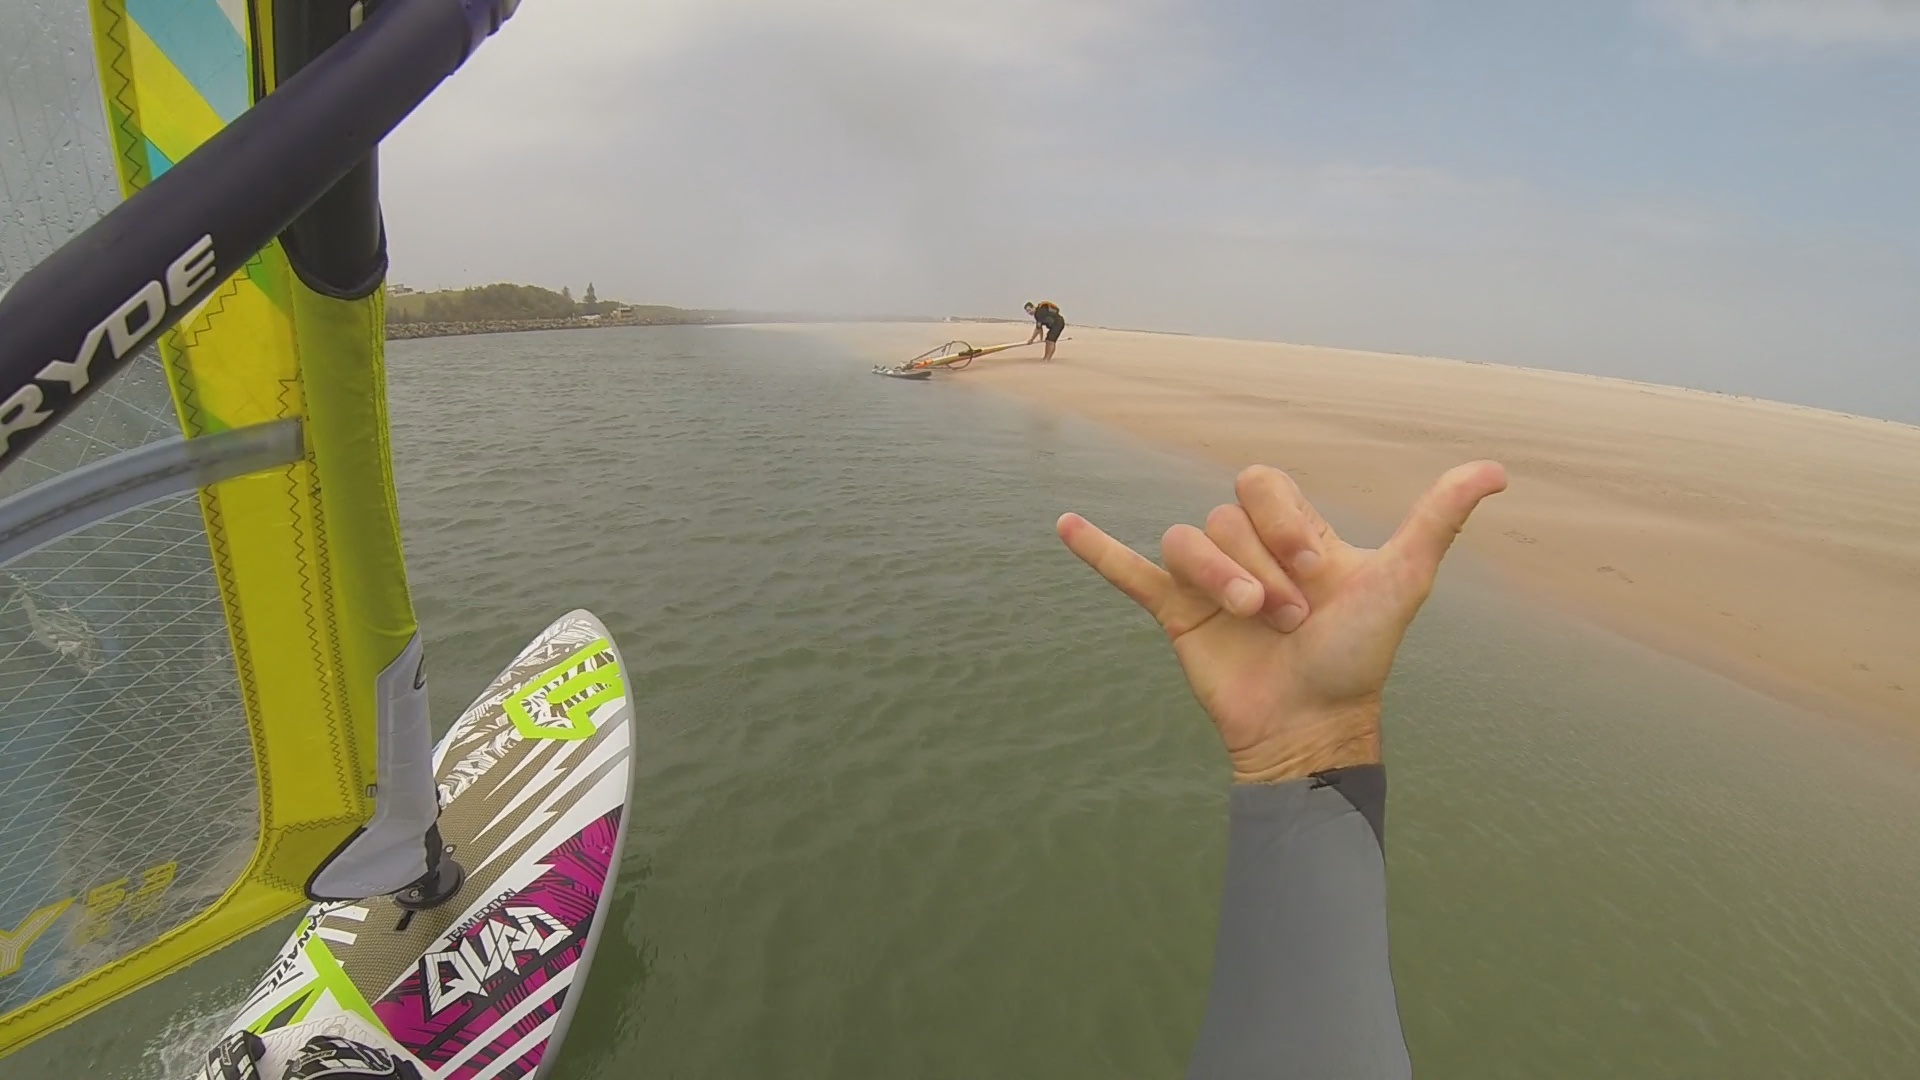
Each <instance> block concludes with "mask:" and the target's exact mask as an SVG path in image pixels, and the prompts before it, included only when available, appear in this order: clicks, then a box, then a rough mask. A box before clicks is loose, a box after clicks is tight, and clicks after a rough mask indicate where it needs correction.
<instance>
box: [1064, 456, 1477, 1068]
mask: <svg viewBox="0 0 1920 1080" xmlns="http://www.w3.org/2000/svg"><path fill="white" fill-rule="evenodd" d="M1506 485H1507V477H1506V472H1505V470H1504V469H1502V468H1501V467H1500V466H1499V465H1498V464H1496V463H1494V462H1490V461H1476V462H1472V463H1470V464H1466V465H1462V466H1459V467H1457V468H1455V469H1453V470H1451V471H1449V472H1448V473H1446V474H1445V475H1444V476H1442V477H1440V479H1439V480H1438V481H1437V482H1435V483H1434V485H1433V486H1432V487H1431V488H1429V489H1428V490H1427V492H1426V494H1424V495H1422V496H1421V497H1420V499H1419V501H1418V502H1416V503H1414V505H1413V508H1412V510H1411V511H1410V512H1409V513H1408V514H1407V517H1406V520H1405V521H1403V522H1402V523H1401V525H1400V528H1399V531H1397V532H1395V533H1394V534H1393V536H1392V538H1390V539H1389V540H1388V541H1387V542H1386V543H1385V544H1383V545H1381V546H1380V547H1379V548H1378V549H1375V550H1368V549H1364V548H1356V547H1353V546H1352V545H1350V544H1348V543H1347V542H1346V541H1344V540H1341V539H1340V538H1339V536H1338V535H1336V534H1335V533H1334V531H1333V529H1332V527H1331V526H1329V525H1328V524H1327V523H1326V521H1325V520H1324V519H1323V518H1321V516H1320V514H1319V512H1318V511H1316V510H1315V509H1314V508H1313V505H1312V504H1311V503H1309V502H1308V501H1307V499H1306V496H1304V495H1302V494H1301V492H1300V489H1299V487H1297V486H1296V485H1295V484H1294V482H1293V480H1292V479H1291V478H1290V477H1288V476H1287V474H1285V473H1283V472H1281V471H1280V470H1278V469H1273V468H1268V467H1266V466H1254V467H1252V468H1249V469H1247V470H1246V471H1244V472H1242V473H1241V474H1240V476H1239V478H1238V480H1237V481H1236V483H1235V495H1236V496H1237V501H1236V502H1234V503H1229V504H1226V505H1223V506H1219V507H1216V508H1215V509H1214V510H1213V512H1212V513H1211V514H1209V515H1207V524H1206V528H1205V530H1204V531H1203V530H1201V529H1196V528H1194V527H1192V526H1189V525H1175V526H1173V527H1172V528H1171V529H1168V530H1167V532H1166V535H1165V536H1164V537H1162V538H1161V541H1160V550H1161V555H1162V558H1163V559H1164V560H1165V562H1166V568H1165V569H1162V568H1161V567H1159V566H1157V565H1155V564H1154V563H1152V562H1150V561H1148V560H1147V559H1146V558H1145V557H1144V556H1141V555H1139V554H1138V553H1136V552H1134V551H1133V550H1132V549H1130V548H1128V547H1127V546H1126V545H1124V544H1122V543H1120V542H1119V541H1118V540H1115V539H1113V538H1112V537H1110V536H1108V535H1107V534H1106V533H1104V532H1102V531H1101V530H1100V529H1099V528H1097V527H1095V526H1094V525H1093V524H1092V523H1090V522H1088V521H1087V520H1086V519H1085V518H1082V517H1080V516H1078V515H1076V514H1066V515H1063V516H1062V517H1061V518H1060V521H1059V523H1058V525H1057V528H1058V531H1059V533H1060V538H1061V539H1062V540H1064V541H1066V544H1067V547H1068V548H1070V549H1071V550H1072V551H1073V553H1074V554H1075V555H1078V556H1079V557H1080V558H1081V559H1082V560H1083V561H1085V562H1086V563H1087V564H1088V565H1089V566H1092V567H1093V568H1094V569H1095V570H1097V571H1099V573H1100V575H1101V576H1102V577H1104V578H1106V579H1107V581H1109V582H1110V583H1112V584H1113V586H1114V587H1115V588H1117V589H1119V590H1120V591H1121V592H1122V593H1125V594H1126V595H1127V596H1128V597H1129V598H1131V599H1132V600H1133V601H1134V602H1135V603H1137V604H1139V605H1140V606H1141V607H1143V608H1145V609H1146V610H1147V611H1148V613H1150V614H1151V615H1152V616H1153V617H1154V619H1155V621H1157V622H1158V623H1159V624H1160V628H1161V629H1162V630H1163V631H1165V632H1166V635H1167V637H1168V638H1170V639H1171V640H1172V643H1173V651H1174V655H1175V656H1176V657H1178V658H1179V661H1180V666H1181V668H1182V669H1183V670H1184V671H1185V672H1186V676H1187V684H1188V685H1189V686H1190V687H1191V688H1192V690H1193V693H1194V696H1195V697H1197V698H1198V699H1199V700H1200V704H1201V705H1202V706H1203V707H1204V708H1205V709H1206V711H1207V714H1208V715H1209V716H1210V717H1211V718H1212V720H1213V724H1214V727H1215V728H1216V729H1217V730H1218V731H1219V733H1220V739H1221V742H1223V743H1224V744H1225V745H1226V749H1227V759H1228V761H1229V763H1230V764H1231V766H1232V769H1233V788H1232V794H1231V795H1230V796H1229V800H1228V827H1227V866H1226V881H1225V885H1224V887H1223V889H1222V891H1221V898H1220V922H1219V931H1218V937H1217V939H1216V941H1215V944H1214V959H1213V978H1212V985H1211V987H1210V988H1209V990H1208V994H1207V1007H1206V1013H1205V1015H1204V1017H1203V1018H1202V1020H1201V1024H1200V1035H1199V1039H1198V1041H1197V1042H1196V1044H1195V1046H1194V1051H1193V1056H1192V1058H1191V1059H1190V1061H1189V1062H1188V1067H1187V1070H1188V1071H1187V1075H1188V1076H1189V1077H1195V1078H1198V1077H1206V1078H1209V1080H1226V1078H1239V1077H1261V1078H1267V1077H1281V1076H1285V1077H1333V1076H1340V1077H1354V1078H1361V1077H1364V1078H1375V1077H1392V1078H1401V1077H1408V1076H1411V1075H1412V1065H1411V1063H1410V1060H1409V1058H1408V1056H1407V1046H1406V1039H1405V1037H1404V1036H1403V1035H1402V1034H1401V1030H1400V1018H1399V1015H1398V1012H1397V1008H1396V1004H1395V1000H1394V992H1393V976H1392V973H1391V971H1390V970H1389V968H1388V964H1387V905H1386V900H1387V892H1386V887H1387V886H1386V865H1385V858H1384V849H1383V840H1382V834H1383V831H1384V828H1385V818H1386V801H1387V778H1386V766H1385V765H1384V764H1382V762H1381V755H1380V701H1381V694H1382V691H1383V690H1384V689H1385V687H1386V682H1387V673H1388V671H1389V669H1390V668H1391V667H1392V666H1393V654H1394V652H1395V650H1396V649H1398V648H1399V646H1400V639H1401V637H1402V635H1404V634H1405V633H1406V630H1407V626H1408V624H1410V623H1411V622H1413V617H1414V615H1415V614H1417V613H1418V612H1419V610H1420V605H1421V604H1422V603H1424V602H1425V601H1426V598H1427V594H1428V593H1429V592H1430V591H1431V590H1432V588H1433V582H1434V576H1435V575H1436V574H1437V573H1438V572H1439V569H1440V560H1441V558H1442V557H1443V556H1445V554H1446V552H1447V548H1448V547H1449V546H1450V545H1451V544H1452V543H1453V538H1454V536H1455V535H1456V534H1458V533H1459V531H1460V529H1461V528H1462V527H1463V526H1464V525H1465V524H1466V522H1467V516H1468V515H1469V514H1471V513H1472V512H1473V508H1474V507H1475V506H1477V505H1478V504H1479V503H1480V500H1482V499H1484V498H1486V497H1487V496H1489V495H1492V494H1494V493H1496V492H1499V491H1503V490H1505V488H1506Z"/></svg>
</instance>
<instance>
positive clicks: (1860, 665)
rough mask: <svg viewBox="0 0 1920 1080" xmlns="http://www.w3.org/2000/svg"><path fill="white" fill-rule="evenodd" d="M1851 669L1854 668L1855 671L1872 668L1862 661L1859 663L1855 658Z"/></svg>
mask: <svg viewBox="0 0 1920 1080" xmlns="http://www.w3.org/2000/svg"><path fill="white" fill-rule="evenodd" d="M1853 670H1855V671H1872V670H1873V669H1872V668H1871V667H1868V666H1867V665H1866V664H1863V663H1861V662H1860V661H1858V660H1855V661H1854V662H1853Z"/></svg>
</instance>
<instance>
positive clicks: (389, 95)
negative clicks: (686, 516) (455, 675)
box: [0, 0, 517, 1055]
mask: <svg viewBox="0 0 1920 1080" xmlns="http://www.w3.org/2000/svg"><path fill="white" fill-rule="evenodd" d="M516 3H517V0H383V2H380V3H378V4H375V3H365V2H362V0H0V64H4V65H5V68H4V70H5V72H6V75H5V78H6V80H7V96H8V105H9V109H7V110H4V111H0V148H4V149H0V197H3V198H4V203H5V205H6V207H7V213H6V214H5V215H0V1055H5V1054H6V1053H7V1052H9V1051H11V1050H13V1049H15V1048H17V1047H19V1046H20V1045H22V1044H23V1043H25V1042H27V1041H29V1040H31V1039H33V1038H35V1037H37V1036H39V1035H42V1034H45V1033H46V1032H48V1031H51V1030H53V1029H55V1028H57V1027H59V1026H61V1025H62V1024H65V1023H68V1022H70V1021H72V1020H73V1019H75V1018H77V1017H79V1016H82V1015H84V1014H85V1013H87V1012H89V1011H90V1010H92V1009H94V1008H97V1007H98V1006H100V1005H102V1004H104V1003H106V1002H108V1001H111V1000H113V999H114V998H116V997H118V996H120V995H122V994H125V993H127V992H129V991H131V990H133V989H135V988H137V987H139V986H142V985H145V984H147V983H149V982H152V981H153V980H155V979H158V978H160V977H162V976H164V975H166V974H167V973H169V972H172V971H174V970H176V969H178V968H180V967H182V966H184V965H186V964H188V963H191V962H192V961H194V960H196V959H198V958H199V957H201V956H204V955H205V954H207V953H209V952H211V951H213V950H216V949H218V948H220V947H222V946H223V945H226V944H227V943H229V942H231V941H233V940H235V939H236V938H238V937H240V936H242V935H244V934H246V933H249V932H251V931H252V930H255V929H258V928H260V927H262V926H264V925H266V924H268V923H271V922H273V921H274V920H276V919H279V918H281V917H283V916H285V915H287V914H290V913H292V912H294V911H296V910H299V909H300V908H302V907H304V906H306V905H307V904H308V903H309V902H311V901H314V900H324V899H347V898H359V897H363V896H369V895H376V894H380V893H385V892H389V891H393V890H397V889H399V888H401V887H402V886H404V885H407V884H408V883H410V882H413V881H416V880H418V879H420V878H421V877H422V876H423V875H427V874H429V873H431V871H432V870H433V868H434V866H435V864H436V863H437V862H438V858H439V842H438V838H437V835H436V834H435V832H434V829H433V821H434V817H435V814H436V810H437V802H436V799H435V795H434V784H433V779H432V762H431V753H432V751H431V740H430V732H429V726H428V716H427V706H426V689H425V671H424V665H423V661H422V656H421V648H420V641H419V634H418V630H417V626H416V623H415V619H414V614H413V610H412V604H411V600H410V598H409V595H408V590H407V580H406V570H405V564H404V559H403V553H402V549H401V542H400V530H399V517H398V512H397V506H396V501H395V496H394V490H393V481H392V475H391V469H390V466H389V459H388V443H387V418H386V411H385V400H386V399H385V385H384V369H383V359H382V347H383V341H384V311H383V306H384V291H383V289H384V278H385V270H386V242H385V233H384V229H383V226H382V223H381V219H380V213H379V203H378V198H377V184H376V178H375V177H376V173H375V162H374V158H373V155H372V149H373V146H374V144H375V143H376V142H377V141H378V139H379V138H381V137H383V136H384V135H385V134H386V133H387V132H388V131H390V130H391V129H392V127H393V126H394V125H395V124H396V123H398V121H399V120H400V119H401V118H402V117H404V116H405V115H406V113H407V112H408V111H410V110H411V109H412V108H413V107H414V106H415V105H417V104H418V103H419V101H420V100H421V99H422V98H424V97H425V96H426V94H427V93H428V92H430V91H431V90H432V89H433V87H434V86H435V85H437V84H438V83H439V82H440V81H441V80H442V79H443V78H445V76H446V75H447V74H449V73H451V72H452V71H453V70H454V69H455V68H457V67H458V66H459V65H460V63H461V62H462V61H463V60H464V59H465V57H466V56H467V55H468V54H469V53H470V52H471V51H472V49H473V48H474V47H476V46H477V45H478V44H479V42H480V41H482V40H484V39H485V37H486V36H487V35H489V34H490V33H492V32H493V31H494V30H495V29H497V28H498V27H499V25H500V24H501V23H502V22H503V21H504V20H505V19H506V18H507V17H508V16H509V15H511V13H512V11H513V9H514V7H515V5H516ZM50 357H51V359H49V358H50Z"/></svg>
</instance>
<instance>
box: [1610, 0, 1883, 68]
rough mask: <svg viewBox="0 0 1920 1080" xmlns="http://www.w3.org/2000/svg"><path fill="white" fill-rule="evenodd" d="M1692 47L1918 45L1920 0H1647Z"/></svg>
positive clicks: (1718, 49)
mask: <svg viewBox="0 0 1920 1080" xmlns="http://www.w3.org/2000/svg"><path fill="white" fill-rule="evenodd" d="M1645 7H1646V9H1647V10H1648V12H1649V13H1650V14H1652V15H1653V16H1654V17H1655V18H1656V19H1659V20H1660V21H1662V22H1664V23H1666V24H1667V25H1669V26H1671V27H1673V28H1674V29H1676V30H1678V31H1679V32H1680V33H1681V34H1682V35H1684V37H1685V38H1686V40H1687V42H1688V43H1689V44H1690V45H1692V46H1693V47H1694V48H1696V49H1697V50H1699V51H1701V52H1704V53H1708V54H1712V55H1721V54H1725V53H1727V52H1729V51H1748V52H1751V51H1754V50H1764V51H1775V52H1777V51H1780V50H1783V49H1785V50H1792V51H1803V50H1807V49H1827V48H1832V47H1836V46H1845V47H1852V48H1863V47H1864V48H1913V47H1915V46H1920V0H1646V2H1645Z"/></svg>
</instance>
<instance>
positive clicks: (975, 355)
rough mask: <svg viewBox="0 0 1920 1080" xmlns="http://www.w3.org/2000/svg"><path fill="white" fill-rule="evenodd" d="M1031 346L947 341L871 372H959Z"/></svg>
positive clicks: (880, 366) (1027, 342)
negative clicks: (980, 361) (984, 359)
mask: <svg viewBox="0 0 1920 1080" xmlns="http://www.w3.org/2000/svg"><path fill="white" fill-rule="evenodd" d="M1031 344H1033V342H1031V341H1009V342H1006V343H1004V344H1000V345H970V344H968V343H967V342H964V341H949V342H947V343H946V344H945V345H940V346H937V347H935V348H932V349H928V350H927V351H926V352H923V353H921V354H920V355H919V356H916V357H914V358H913V359H911V360H908V361H905V362H903V363H900V364H897V365H895V366H893V367H887V366H885V365H878V366H876V367H875V368H874V369H873V370H874V373H875V374H879V375H893V376H902V375H907V376H911V375H913V374H914V373H916V372H932V371H934V370H935V369H938V368H946V369H948V370H950V371H961V370H964V369H966V368H967V367H968V366H969V365H971V364H972V363H973V362H974V361H975V360H977V359H979V358H980V357H982V356H991V355H993V354H994V353H997V352H1005V351H1007V350H1008V349H1018V348H1020V347H1022V346H1024V345H1031ZM922 377H924V376H922Z"/></svg>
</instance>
